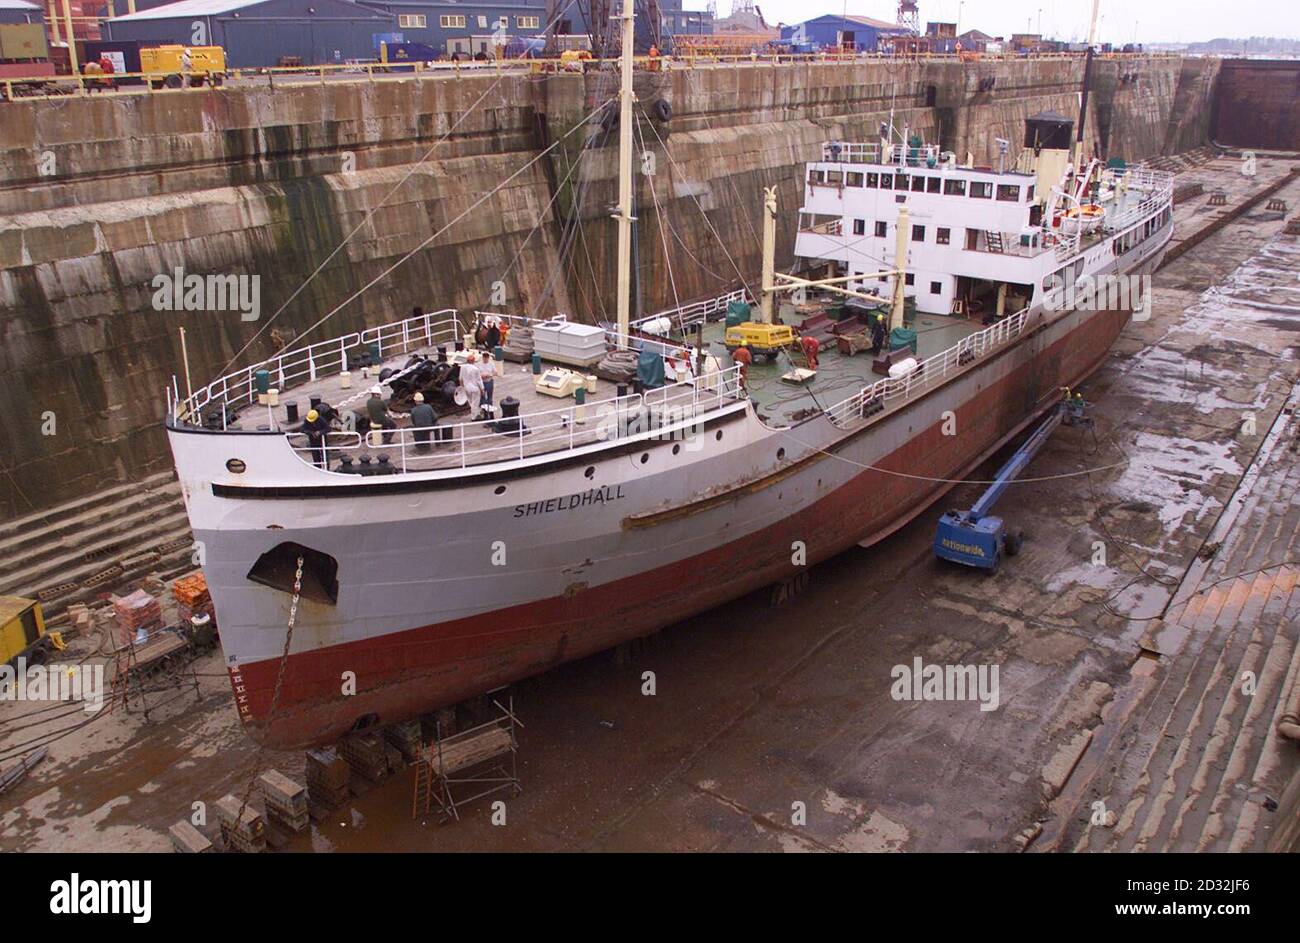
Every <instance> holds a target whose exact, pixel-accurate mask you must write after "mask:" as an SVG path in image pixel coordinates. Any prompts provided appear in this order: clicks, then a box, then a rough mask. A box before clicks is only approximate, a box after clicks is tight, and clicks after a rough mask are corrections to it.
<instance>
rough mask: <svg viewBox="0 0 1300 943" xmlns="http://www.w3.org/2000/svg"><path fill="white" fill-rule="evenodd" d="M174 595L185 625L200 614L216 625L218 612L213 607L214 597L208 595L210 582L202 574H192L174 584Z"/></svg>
mask: <svg viewBox="0 0 1300 943" xmlns="http://www.w3.org/2000/svg"><path fill="white" fill-rule="evenodd" d="M172 595H173V596H175V597H176V608H177V611H178V613H179V615H180V618H181V621H182V622H183V623H184V624H185V625H189V624H190V620H191V619H192V618H193V617H194V616H195V615H197V614H198V613H203V614H205V615H207V617H208V618H209V619H211V620H212V621H213V622H214V623H215V622H216V611H215V610H214V609H213V607H212V597H211V596H210V595H209V594H208V581H207V580H206V579H204V577H203V574H202V573H191V574H190V575H189V576H183V577H181V578H180V579H178V580H177V581H176V582H175V583H173V584H172Z"/></svg>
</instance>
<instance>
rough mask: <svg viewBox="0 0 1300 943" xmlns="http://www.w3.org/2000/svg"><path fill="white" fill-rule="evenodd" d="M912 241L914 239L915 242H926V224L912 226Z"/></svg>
mask: <svg viewBox="0 0 1300 943" xmlns="http://www.w3.org/2000/svg"><path fill="white" fill-rule="evenodd" d="M912 241H913V242H925V227H924V226H913V227H912Z"/></svg>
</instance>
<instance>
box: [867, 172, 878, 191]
mask: <svg viewBox="0 0 1300 943" xmlns="http://www.w3.org/2000/svg"><path fill="white" fill-rule="evenodd" d="M867 186H868V187H869V188H871V189H873V190H874V189H875V188H876V187H878V186H880V174H873V173H868V174H867Z"/></svg>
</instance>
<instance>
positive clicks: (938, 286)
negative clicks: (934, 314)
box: [930, 282, 943, 295]
mask: <svg viewBox="0 0 1300 943" xmlns="http://www.w3.org/2000/svg"><path fill="white" fill-rule="evenodd" d="M930 294H932V295H942V294H943V284H942V283H941V282H931V283H930Z"/></svg>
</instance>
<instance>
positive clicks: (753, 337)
mask: <svg viewBox="0 0 1300 943" xmlns="http://www.w3.org/2000/svg"><path fill="white" fill-rule="evenodd" d="M796 340H797V338H796V337H795V334H794V328H792V327H790V325H788V324H764V323H762V322H761V321H744V322H742V323H740V324H735V325H732V326H731V327H729V328H727V333H726V335H725V336H724V337H723V341H722V342H723V343H724V344H726V345H727V350H731V351H734V350H736V349H737V348H739V347H748V348H749V349H750V351H752V352H753V353H755V354H762V355H763V356H765V357H767V358H768V359H771V358H774V357H775V356H776V355H777V352H778V351H780V350H783V349H785V348H787V347H793V346H794V344H795V342H796Z"/></svg>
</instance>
